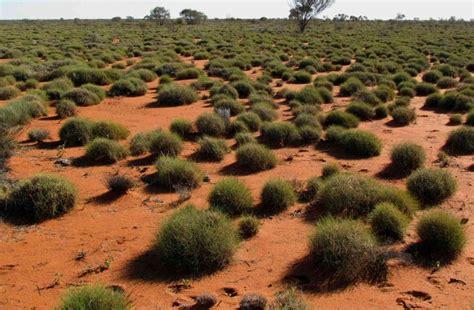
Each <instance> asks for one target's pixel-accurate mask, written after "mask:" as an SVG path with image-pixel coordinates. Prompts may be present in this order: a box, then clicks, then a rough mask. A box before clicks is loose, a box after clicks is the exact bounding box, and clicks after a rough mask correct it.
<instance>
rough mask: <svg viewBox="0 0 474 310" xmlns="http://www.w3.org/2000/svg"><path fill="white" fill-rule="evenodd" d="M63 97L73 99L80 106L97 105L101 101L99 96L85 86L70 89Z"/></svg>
mask: <svg viewBox="0 0 474 310" xmlns="http://www.w3.org/2000/svg"><path fill="white" fill-rule="evenodd" d="M63 99H66V100H71V101H73V102H74V103H75V104H77V105H78V106H91V105H96V104H99V103H100V101H101V99H100V98H99V96H97V95H96V94H95V93H93V92H91V91H89V90H87V89H84V88H75V89H73V90H70V91H68V92H67V93H65V94H64V96H63Z"/></svg>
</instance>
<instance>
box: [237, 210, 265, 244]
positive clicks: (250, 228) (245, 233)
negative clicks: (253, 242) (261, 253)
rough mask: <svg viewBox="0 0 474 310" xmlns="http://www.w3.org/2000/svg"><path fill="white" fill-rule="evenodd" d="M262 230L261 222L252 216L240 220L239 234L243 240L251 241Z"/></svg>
mask: <svg viewBox="0 0 474 310" xmlns="http://www.w3.org/2000/svg"><path fill="white" fill-rule="evenodd" d="M259 229H260V221H259V220H258V219H257V218H256V217H255V216H251V215H246V216H244V217H242V218H241V219H240V222H239V234H240V237H241V238H242V239H250V238H252V237H254V236H255V235H257V233H258V231H259Z"/></svg>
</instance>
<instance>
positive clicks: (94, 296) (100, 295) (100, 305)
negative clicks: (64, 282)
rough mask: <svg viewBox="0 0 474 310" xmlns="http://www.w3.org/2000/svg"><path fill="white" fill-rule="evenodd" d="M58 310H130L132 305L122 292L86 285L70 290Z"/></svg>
mask: <svg viewBox="0 0 474 310" xmlns="http://www.w3.org/2000/svg"><path fill="white" fill-rule="evenodd" d="M58 309H59V310H72V309H81V310H129V309H132V305H131V302H130V301H129V300H128V299H127V297H126V296H125V295H124V294H123V293H122V292H117V291H115V290H113V289H112V288H107V287H103V286H100V285H86V286H83V287H80V288H74V289H70V290H69V291H68V293H67V294H66V296H64V297H63V299H62V302H61V306H59V307H58Z"/></svg>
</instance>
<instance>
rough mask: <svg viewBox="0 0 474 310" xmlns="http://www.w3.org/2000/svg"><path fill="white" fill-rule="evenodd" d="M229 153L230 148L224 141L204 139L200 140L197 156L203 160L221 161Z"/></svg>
mask: <svg viewBox="0 0 474 310" xmlns="http://www.w3.org/2000/svg"><path fill="white" fill-rule="evenodd" d="M227 153H229V147H228V146H227V142H226V141H225V140H224V139H218V138H211V137H203V138H201V139H200V140H199V149H198V150H197V153H196V154H197V156H198V157H199V158H200V159H201V160H208V161H221V160H222V159H224V156H225V155H226V154H227Z"/></svg>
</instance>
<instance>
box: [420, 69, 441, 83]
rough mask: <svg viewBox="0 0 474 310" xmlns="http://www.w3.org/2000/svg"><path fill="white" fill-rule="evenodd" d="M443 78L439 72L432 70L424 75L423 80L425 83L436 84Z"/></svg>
mask: <svg viewBox="0 0 474 310" xmlns="http://www.w3.org/2000/svg"><path fill="white" fill-rule="evenodd" d="M442 77H443V74H442V73H441V72H439V71H437V70H431V71H426V72H425V73H423V76H422V77H421V78H422V80H423V82H427V83H432V84H436V82H438V81H439V80H440V79H441V78H442Z"/></svg>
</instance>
